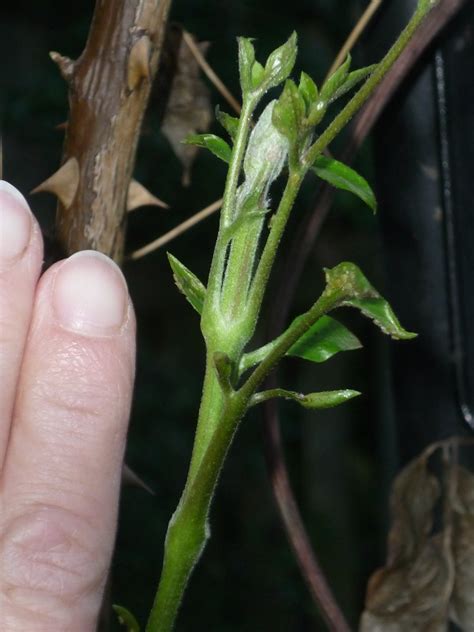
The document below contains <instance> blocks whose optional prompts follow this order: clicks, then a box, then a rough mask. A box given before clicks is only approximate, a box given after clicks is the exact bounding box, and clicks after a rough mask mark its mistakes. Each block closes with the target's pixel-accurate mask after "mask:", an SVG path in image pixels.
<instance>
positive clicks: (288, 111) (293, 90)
mask: <svg viewBox="0 0 474 632" xmlns="http://www.w3.org/2000/svg"><path fill="white" fill-rule="evenodd" d="M305 114H306V105H305V102H304V99H303V96H302V95H301V93H300V91H299V90H298V88H297V87H296V85H295V83H294V82H293V81H292V80H291V79H288V80H287V81H286V82H285V87H284V88H283V92H282V93H281V95H280V98H279V99H278V101H277V102H276V104H275V107H274V108H273V117H272V121H273V125H274V126H275V127H276V129H277V130H278V131H279V132H280V134H282V135H283V136H286V138H287V139H288V140H289V142H290V145H294V144H295V143H296V141H297V139H298V136H299V133H300V130H301V124H302V122H303V119H304V117H305Z"/></svg>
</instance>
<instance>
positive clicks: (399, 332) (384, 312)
mask: <svg viewBox="0 0 474 632" xmlns="http://www.w3.org/2000/svg"><path fill="white" fill-rule="evenodd" d="M325 274H326V283H327V287H326V290H325V293H329V294H331V293H333V292H334V293H336V294H338V295H340V296H341V300H340V302H339V306H348V307H355V308H357V309H359V310H360V311H361V312H362V313H363V314H364V316H368V317H369V318H370V319H371V320H373V321H374V323H375V324H376V325H377V327H379V328H380V329H381V330H382V331H383V332H384V333H385V334H387V335H389V336H391V337H392V338H395V339H397V340H409V339H410V338H415V337H416V335H417V334H414V333H411V332H409V331H406V330H405V329H404V328H403V327H402V326H401V325H400V322H399V321H398V319H397V317H396V316H395V314H394V312H393V310H392V308H391V307H390V305H389V303H388V302H387V301H386V300H385V299H384V298H383V297H382V296H381V295H380V294H379V293H378V292H377V290H376V289H375V288H374V287H373V286H372V285H371V284H370V283H369V281H368V280H367V279H366V277H365V276H364V275H363V273H362V272H361V270H360V269H359V268H358V267H357V266H356V265H355V264H353V263H350V262H343V263H340V264H339V265H337V266H336V267H335V268H332V269H331V270H328V269H325Z"/></svg>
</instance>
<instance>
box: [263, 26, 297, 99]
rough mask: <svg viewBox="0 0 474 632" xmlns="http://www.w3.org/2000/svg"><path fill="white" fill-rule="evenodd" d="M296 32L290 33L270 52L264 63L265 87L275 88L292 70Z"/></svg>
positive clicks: (295, 48) (295, 49) (294, 57)
mask: <svg viewBox="0 0 474 632" xmlns="http://www.w3.org/2000/svg"><path fill="white" fill-rule="evenodd" d="M296 42H297V36H296V33H295V32H294V31H293V33H292V34H291V35H290V37H289V38H288V40H287V41H286V42H285V44H283V46H280V47H279V48H277V49H276V50H274V51H273V53H271V54H270V55H269V57H268V59H267V63H266V64H265V79H264V82H265V89H266V90H268V89H269V88H275V87H276V86H278V85H279V84H280V83H282V82H283V81H285V79H287V78H288V77H289V75H290V73H291V71H292V70H293V66H294V65H295V61H296V53H297V51H298V47H297V45H296Z"/></svg>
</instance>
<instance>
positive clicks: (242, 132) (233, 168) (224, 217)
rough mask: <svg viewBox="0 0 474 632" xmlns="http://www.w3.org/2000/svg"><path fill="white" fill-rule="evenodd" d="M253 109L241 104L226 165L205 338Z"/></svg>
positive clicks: (215, 306)
mask: <svg viewBox="0 0 474 632" xmlns="http://www.w3.org/2000/svg"><path fill="white" fill-rule="evenodd" d="M255 106H256V100H255V99H252V98H248V99H246V100H245V101H244V103H243V106H242V113H241V115H240V122H239V129H238V132H237V135H236V139H235V144H234V149H233V151H232V158H231V161H230V164H229V171H228V174H227V179H226V184H225V189H224V196H223V203H222V210H221V219H220V226H219V234H218V236H217V241H216V246H215V249H214V256H213V258H212V263H211V269H210V271H209V279H208V284H207V295H206V302H205V305H204V310H203V314H202V321H201V327H202V330H203V333H204V335H205V336H208V335H211V336H212V334H213V332H214V329H215V327H214V321H215V317H216V314H217V313H220V294H221V289H222V281H223V275H224V269H225V261H226V252H227V243H226V240H225V232H226V229H227V228H228V227H229V226H230V224H231V223H232V221H233V219H234V211H235V204H236V193H237V186H238V183H239V176H240V170H241V168H242V161H243V159H244V155H245V149H246V146H247V140H248V137H249V133H250V128H251V124H252V112H253V110H254V109H255Z"/></svg>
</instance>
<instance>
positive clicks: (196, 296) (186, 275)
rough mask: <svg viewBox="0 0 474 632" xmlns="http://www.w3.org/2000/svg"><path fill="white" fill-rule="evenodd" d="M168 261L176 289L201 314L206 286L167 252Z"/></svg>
mask: <svg viewBox="0 0 474 632" xmlns="http://www.w3.org/2000/svg"><path fill="white" fill-rule="evenodd" d="M167 254H168V261H169V262H170V266H171V269H172V270H173V277H174V280H175V283H176V285H177V286H178V289H179V290H180V291H181V292H182V293H183V294H184V296H185V297H186V298H187V299H188V301H189V302H190V303H191V305H192V306H193V307H194V309H195V310H196V311H197V313H198V314H201V312H202V308H203V304H204V299H205V297H206V288H205V287H204V285H203V284H202V283H201V281H200V280H199V279H198V278H197V276H196V275H195V274H193V273H192V272H191V270H188V268H187V267H186V266H184V265H183V264H182V263H181V262H180V261H178V259H176V257H174V256H173V255H172V254H170V253H169V252H168V253H167Z"/></svg>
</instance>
